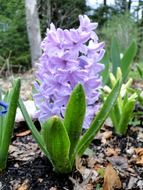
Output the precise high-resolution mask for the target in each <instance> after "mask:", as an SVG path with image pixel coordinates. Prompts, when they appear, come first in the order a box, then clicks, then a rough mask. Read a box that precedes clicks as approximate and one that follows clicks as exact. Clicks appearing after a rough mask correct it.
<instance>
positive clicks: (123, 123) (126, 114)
mask: <svg viewBox="0 0 143 190" xmlns="http://www.w3.org/2000/svg"><path fill="white" fill-rule="evenodd" d="M134 105H135V100H131V101H128V102H127V103H126V104H125V105H124V107H123V110H122V115H121V118H120V120H118V125H116V126H114V127H115V130H116V133H117V134H119V135H125V134H126V132H127V129H128V123H129V121H130V119H131V116H132V113H133V109H134Z"/></svg>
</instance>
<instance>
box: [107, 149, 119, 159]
mask: <svg viewBox="0 0 143 190" xmlns="http://www.w3.org/2000/svg"><path fill="white" fill-rule="evenodd" d="M120 152H121V150H120V149H119V148H109V147H108V148H107V149H106V151H105V154H106V156H109V157H110V156H118V155H119V153H120Z"/></svg>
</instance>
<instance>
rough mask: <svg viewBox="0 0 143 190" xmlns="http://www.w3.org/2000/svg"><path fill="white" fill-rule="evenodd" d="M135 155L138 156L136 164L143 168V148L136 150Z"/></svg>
mask: <svg viewBox="0 0 143 190" xmlns="http://www.w3.org/2000/svg"><path fill="white" fill-rule="evenodd" d="M135 153H136V154H137V158H136V164H138V165H141V166H143V148H136V149H135Z"/></svg>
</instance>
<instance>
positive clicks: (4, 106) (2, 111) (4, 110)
mask: <svg viewBox="0 0 143 190" xmlns="http://www.w3.org/2000/svg"><path fill="white" fill-rule="evenodd" d="M0 107H2V109H0V116H1V115H5V114H6V113H7V110H8V104H7V103H5V102H3V101H0Z"/></svg>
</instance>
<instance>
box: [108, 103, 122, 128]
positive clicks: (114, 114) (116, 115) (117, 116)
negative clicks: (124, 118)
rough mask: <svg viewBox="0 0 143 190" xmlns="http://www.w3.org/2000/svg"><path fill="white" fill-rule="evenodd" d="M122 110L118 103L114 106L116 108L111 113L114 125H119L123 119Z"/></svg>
mask: <svg viewBox="0 0 143 190" xmlns="http://www.w3.org/2000/svg"><path fill="white" fill-rule="evenodd" d="M121 114H122V113H121V110H120V108H119V105H118V103H116V104H115V105H114V108H113V109H112V111H111V113H110V117H111V119H112V122H113V125H114V126H117V125H118V124H119V120H120V118H121Z"/></svg>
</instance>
